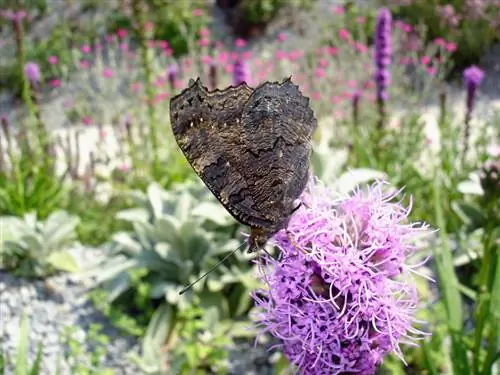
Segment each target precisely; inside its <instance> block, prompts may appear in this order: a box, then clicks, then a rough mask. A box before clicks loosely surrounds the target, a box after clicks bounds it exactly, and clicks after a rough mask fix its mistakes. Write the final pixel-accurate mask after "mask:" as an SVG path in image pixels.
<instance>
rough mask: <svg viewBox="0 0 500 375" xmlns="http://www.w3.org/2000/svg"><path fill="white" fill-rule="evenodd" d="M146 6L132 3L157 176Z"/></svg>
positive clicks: (156, 135) (137, 2)
mask: <svg viewBox="0 0 500 375" xmlns="http://www.w3.org/2000/svg"><path fill="white" fill-rule="evenodd" d="M143 7H144V4H143V2H142V0H133V1H132V9H133V14H134V18H135V19H136V20H137V22H138V26H137V31H138V35H139V48H140V51H141V60H142V67H143V69H144V75H145V77H144V78H145V90H146V97H147V106H148V117H149V127H150V128H149V130H150V140H151V148H152V150H153V175H156V173H157V172H159V160H158V131H157V124H156V115H155V108H154V105H153V99H154V90H153V86H152V75H153V74H152V69H151V62H150V59H149V51H148V43H147V42H148V41H147V35H146V20H145V16H146V14H145V12H144V8H143Z"/></svg>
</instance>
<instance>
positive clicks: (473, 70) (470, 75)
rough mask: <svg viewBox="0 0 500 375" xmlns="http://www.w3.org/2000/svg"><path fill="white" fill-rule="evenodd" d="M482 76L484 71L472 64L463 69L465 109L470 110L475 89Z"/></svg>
mask: <svg viewBox="0 0 500 375" xmlns="http://www.w3.org/2000/svg"><path fill="white" fill-rule="evenodd" d="M483 78H484V72H483V71H482V70H481V69H479V68H478V67H477V66H475V65H472V66H470V67H468V68H467V69H465V70H464V83H465V87H466V88H467V110H469V111H472V108H473V107H474V100H475V97H476V91H477V88H478V86H479V85H480V84H481V81H482V80H483Z"/></svg>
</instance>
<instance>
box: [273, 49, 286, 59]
mask: <svg viewBox="0 0 500 375" xmlns="http://www.w3.org/2000/svg"><path fill="white" fill-rule="evenodd" d="M275 56H276V58H277V59H278V60H284V59H285V58H286V52H285V51H283V50H281V49H279V50H277V51H276V53H275Z"/></svg>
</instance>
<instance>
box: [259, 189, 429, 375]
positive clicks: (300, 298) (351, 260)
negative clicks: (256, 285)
mask: <svg viewBox="0 0 500 375" xmlns="http://www.w3.org/2000/svg"><path fill="white" fill-rule="evenodd" d="M386 188H387V189H389V188H390V187H389V186H388V185H386V184H384V183H382V182H378V183H375V184H374V185H372V186H371V187H370V188H369V189H368V190H367V191H362V190H359V189H358V190H356V191H355V192H354V193H353V194H352V195H351V196H348V197H342V198H336V197H334V195H333V193H332V192H331V191H330V190H328V189H327V188H326V187H324V186H322V185H321V184H319V183H314V182H313V181H311V182H310V184H309V186H308V188H307V189H306V190H305V192H304V193H303V195H302V197H301V200H302V202H303V205H302V206H301V208H300V209H299V210H298V211H297V212H296V213H295V214H294V215H293V216H292V218H291V220H290V222H289V225H288V229H287V230H282V231H280V232H278V233H277V234H276V235H275V237H274V239H275V241H276V245H277V246H278V248H279V249H280V250H281V259H279V260H275V259H273V258H271V257H269V256H266V255H264V257H265V258H266V263H267V264H269V265H270V267H269V269H267V270H266V273H265V274H262V280H263V281H264V283H265V284H267V286H268V288H265V289H260V290H258V291H256V292H255V293H253V299H254V301H255V302H256V305H257V307H258V308H259V312H258V315H257V322H258V325H259V327H261V328H262V330H263V331H264V332H269V333H271V334H272V335H273V336H274V337H276V338H277V339H278V340H279V341H280V342H281V347H282V349H283V352H284V354H285V355H286V356H287V357H288V359H289V360H290V361H291V363H292V364H293V365H294V366H295V367H297V369H298V370H299V371H298V372H299V373H300V374H311V375H312V374H347V373H355V374H372V373H374V372H375V369H376V367H377V366H378V365H379V364H380V363H381V362H382V360H383V358H384V357H385V356H386V355H387V354H389V353H391V352H392V353H395V354H396V355H398V356H399V357H400V358H401V359H403V357H402V352H401V349H400V347H399V345H400V344H402V343H404V342H406V343H408V342H411V341H412V340H415V339H417V338H419V337H421V336H422V335H425V333H423V332H421V331H419V330H417V329H415V328H414V327H412V325H413V323H414V322H415V321H416V320H415V312H416V308H417V289H416V284H415V281H414V279H413V273H414V268H415V267H416V266H412V265H408V264H405V259H406V258H407V257H408V256H409V255H411V254H412V253H413V252H414V251H415V250H416V246H415V243H414V241H415V240H416V239H417V237H420V236H421V235H422V234H424V233H429V231H428V227H427V226H426V225H420V224H410V223H408V215H409V213H410V208H405V207H403V206H402V205H401V204H400V203H399V202H394V198H395V197H396V196H397V195H398V194H399V191H394V190H392V192H389V193H388V192H387V189H386Z"/></svg>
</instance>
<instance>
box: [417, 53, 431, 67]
mask: <svg viewBox="0 0 500 375" xmlns="http://www.w3.org/2000/svg"><path fill="white" fill-rule="evenodd" d="M430 62H431V58H430V57H429V56H427V55H424V56H422V57H421V58H420V63H422V64H424V65H427V64H429V63H430Z"/></svg>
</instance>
